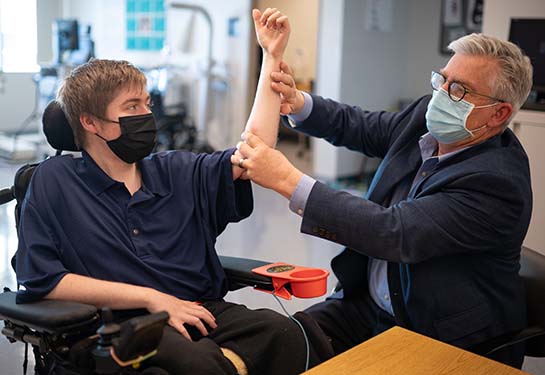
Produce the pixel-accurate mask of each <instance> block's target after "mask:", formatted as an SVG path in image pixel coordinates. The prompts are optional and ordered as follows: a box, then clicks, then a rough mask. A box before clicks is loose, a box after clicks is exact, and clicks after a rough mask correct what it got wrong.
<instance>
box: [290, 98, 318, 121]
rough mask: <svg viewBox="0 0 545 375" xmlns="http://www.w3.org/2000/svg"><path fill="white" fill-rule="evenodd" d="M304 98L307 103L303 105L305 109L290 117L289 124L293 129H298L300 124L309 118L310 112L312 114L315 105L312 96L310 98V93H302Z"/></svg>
mask: <svg viewBox="0 0 545 375" xmlns="http://www.w3.org/2000/svg"><path fill="white" fill-rule="evenodd" d="M302 93H303V97H304V98H305V102H304V104H303V108H301V110H300V111H299V112H298V113H295V114H293V115H288V122H289V124H290V126H291V127H292V128H295V127H297V123H298V122H303V121H305V120H306V119H307V118H308V116H310V112H312V107H313V104H314V101H313V100H312V96H310V95H309V94H308V93H306V92H304V91H302Z"/></svg>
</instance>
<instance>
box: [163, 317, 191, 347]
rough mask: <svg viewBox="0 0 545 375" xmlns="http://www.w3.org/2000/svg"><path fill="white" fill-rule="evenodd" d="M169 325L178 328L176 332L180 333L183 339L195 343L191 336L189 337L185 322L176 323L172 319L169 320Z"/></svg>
mask: <svg viewBox="0 0 545 375" xmlns="http://www.w3.org/2000/svg"><path fill="white" fill-rule="evenodd" d="M168 324H170V325H171V326H172V327H174V328H176V330H177V331H178V332H180V333H181V334H182V336H183V337H185V338H186V339H188V340H189V341H193V339H191V336H190V335H189V332H187V329H185V327H184V324H183V322H175V321H174V320H173V319H172V318H171V319H169V320H168Z"/></svg>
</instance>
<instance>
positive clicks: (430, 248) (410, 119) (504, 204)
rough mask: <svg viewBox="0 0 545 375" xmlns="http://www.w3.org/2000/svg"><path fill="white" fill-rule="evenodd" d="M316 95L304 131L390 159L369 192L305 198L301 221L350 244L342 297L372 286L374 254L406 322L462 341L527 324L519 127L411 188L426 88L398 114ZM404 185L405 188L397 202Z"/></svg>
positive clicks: (342, 265)
mask: <svg viewBox="0 0 545 375" xmlns="http://www.w3.org/2000/svg"><path fill="white" fill-rule="evenodd" d="M313 99H314V107H313V110H312V113H311V114H310V116H309V117H308V119H307V120H306V121H304V122H303V123H301V124H300V125H299V126H298V127H297V130H300V131H302V132H304V133H306V134H309V135H312V136H316V137H320V138H325V139H326V140H327V141H329V142H330V143H332V144H333V145H337V146H345V147H347V148H349V149H351V150H355V151H359V152H362V153H364V154H365V155H368V156H374V157H380V158H383V161H382V163H381V164H380V166H379V168H378V170H377V172H376V174H375V176H374V179H373V181H372V183H371V185H370V188H369V191H368V193H367V196H366V199H362V198H360V197H356V196H354V195H351V194H349V193H346V192H342V191H337V190H334V189H331V188H329V187H328V186H326V185H324V184H322V183H320V182H317V183H316V184H315V185H314V187H313V189H312V191H311V193H310V196H309V198H308V201H307V206H306V209H305V214H304V217H303V222H302V226H301V231H302V232H304V233H308V234H311V235H315V236H319V237H322V238H326V239H329V240H333V241H335V242H337V243H339V244H342V245H345V246H347V249H345V250H344V251H343V252H342V253H341V254H339V255H338V256H337V257H335V258H334V259H333V260H332V268H333V271H334V272H335V274H336V276H337V277H338V279H339V281H340V283H341V284H342V286H343V289H344V298H346V297H349V296H350V295H353V294H355V293H360V294H361V293H368V284H367V262H368V256H369V257H373V258H379V259H384V260H387V261H388V262H389V264H388V284H389V288H390V294H391V298H392V306H393V310H394V313H395V316H396V320H397V322H398V324H400V325H403V326H406V327H408V328H410V329H413V330H415V331H417V332H420V333H422V334H425V335H427V336H430V337H434V338H437V339H439V340H442V341H445V342H448V343H451V344H453V345H457V346H460V347H470V346H472V345H474V344H477V343H480V342H483V341H485V340H487V339H489V338H492V337H495V336H498V335H501V334H504V333H507V332H512V331H516V330H519V329H521V328H523V327H524V326H525V324H526V309H525V299H524V291H523V286H522V281H521V279H520V277H519V275H518V272H519V268H520V265H519V259H520V250H521V245H522V241H523V239H524V237H525V235H526V231H527V229H528V225H529V221H530V216H531V208H532V191H531V185H530V171H529V165H528V158H527V156H526V153H525V152H524V149H523V148H522V146H521V144H520V143H519V141H518V140H517V138H516V137H515V135H514V134H513V133H512V132H511V130H509V129H507V130H506V131H504V132H503V134H501V135H498V136H496V137H493V138H491V139H489V140H487V141H485V142H483V143H481V144H479V145H476V146H474V147H471V148H469V149H467V150H465V151H462V152H460V153H458V154H456V155H454V156H453V157H451V158H449V159H447V160H446V161H444V162H442V163H439V164H438V165H437V167H436V169H435V170H433V171H432V172H431V173H429V174H428V175H427V176H426V177H424V178H423V179H422V181H420V182H419V184H418V185H417V186H416V187H415V188H413V189H412V190H411V185H412V183H413V180H414V177H415V175H416V173H417V172H418V169H419V168H420V166H421V164H422V158H421V153H420V148H419V144H418V141H419V139H420V137H421V136H422V135H424V134H425V133H427V128H426V120H425V113H426V109H427V104H428V102H429V100H430V96H426V97H423V98H421V99H419V100H417V101H415V102H414V103H412V104H411V105H410V106H409V107H408V108H406V109H405V110H403V111H401V112H398V113H390V112H368V111H363V110H361V109H360V108H357V107H350V106H347V105H344V104H339V103H336V102H334V101H332V100H326V99H323V98H321V97H318V96H313ZM399 184H401V185H399ZM396 186H397V188H400V187H401V188H402V189H405V190H404V191H406V192H407V198H406V199H405V200H402V201H400V202H393V204H390V200H391V198H392V197H391V195H392V190H393V189H394V188H395V187H396ZM341 298H342V296H341Z"/></svg>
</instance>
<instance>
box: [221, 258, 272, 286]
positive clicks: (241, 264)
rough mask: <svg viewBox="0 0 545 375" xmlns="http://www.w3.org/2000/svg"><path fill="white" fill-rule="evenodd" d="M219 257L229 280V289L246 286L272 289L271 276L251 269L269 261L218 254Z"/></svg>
mask: <svg viewBox="0 0 545 375" xmlns="http://www.w3.org/2000/svg"><path fill="white" fill-rule="evenodd" d="M219 258H220V262H221V265H222V266H223V270H224V271H225V274H226V275H227V279H228V280H229V290H237V289H241V288H244V287H247V286H251V287H256V288H258V289H262V290H269V291H272V290H274V287H273V282H272V278H270V277H266V276H261V275H258V274H256V273H254V272H252V269H254V268H257V267H261V266H264V265H267V264H269V263H270V262H263V261H260V260H255V259H247V258H238V257H230V256H224V255H220V257H219Z"/></svg>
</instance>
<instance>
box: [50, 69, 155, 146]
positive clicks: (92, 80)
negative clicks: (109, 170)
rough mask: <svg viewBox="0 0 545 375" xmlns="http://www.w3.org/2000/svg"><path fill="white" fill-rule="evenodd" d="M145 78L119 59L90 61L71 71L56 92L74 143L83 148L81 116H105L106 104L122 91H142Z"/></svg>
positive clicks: (83, 137) (83, 135)
mask: <svg viewBox="0 0 545 375" xmlns="http://www.w3.org/2000/svg"><path fill="white" fill-rule="evenodd" d="M145 87H146V76H145V75H144V73H142V72H141V71H140V70H139V69H138V68H137V67H135V66H134V65H132V64H131V63H129V62H127V61H122V60H101V59H92V60H90V61H89V62H87V63H85V64H82V65H80V66H78V67H77V68H75V69H74V70H72V71H71V72H70V74H69V75H68V76H67V77H66V78H65V79H64V81H63V83H62V85H61V87H60V88H59V91H58V93H57V101H58V102H59V104H60V106H61V108H62V109H63V111H64V113H65V115H66V118H67V119H68V122H69V123H70V127H71V128H72V131H73V132H74V142H75V143H76V145H77V146H79V147H82V146H83V145H84V142H85V130H84V129H83V127H82V125H81V123H80V120H79V118H80V116H81V115H82V114H84V113H86V114H90V115H95V116H97V117H105V116H106V109H107V108H108V105H109V104H110V103H111V102H112V101H113V100H114V98H115V97H116V96H117V95H118V94H119V92H120V91H121V90H123V89H131V88H137V89H144V88H145Z"/></svg>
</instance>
